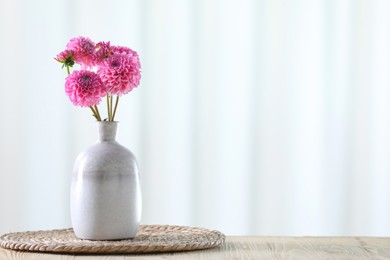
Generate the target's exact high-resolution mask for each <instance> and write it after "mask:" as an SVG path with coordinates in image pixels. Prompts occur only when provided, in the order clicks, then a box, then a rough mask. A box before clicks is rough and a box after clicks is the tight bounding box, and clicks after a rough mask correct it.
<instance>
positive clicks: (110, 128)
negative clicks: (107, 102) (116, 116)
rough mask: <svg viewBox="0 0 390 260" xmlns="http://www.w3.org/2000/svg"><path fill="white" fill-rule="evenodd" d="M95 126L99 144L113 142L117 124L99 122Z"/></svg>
mask: <svg viewBox="0 0 390 260" xmlns="http://www.w3.org/2000/svg"><path fill="white" fill-rule="evenodd" d="M97 124H98V136H99V141H100V142H104V141H115V138H116V130H117V127H118V122H106V121H99V122H97Z"/></svg>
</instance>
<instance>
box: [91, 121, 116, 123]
mask: <svg viewBox="0 0 390 260" xmlns="http://www.w3.org/2000/svg"><path fill="white" fill-rule="evenodd" d="M96 123H98V124H118V123H119V121H96Z"/></svg>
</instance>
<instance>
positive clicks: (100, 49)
mask: <svg viewBox="0 0 390 260" xmlns="http://www.w3.org/2000/svg"><path fill="white" fill-rule="evenodd" d="M95 49H96V52H95V55H94V59H95V62H96V64H98V63H100V62H102V61H103V60H104V59H107V58H108V57H110V56H111V54H112V49H111V47H110V42H98V43H97V44H96V47H95Z"/></svg>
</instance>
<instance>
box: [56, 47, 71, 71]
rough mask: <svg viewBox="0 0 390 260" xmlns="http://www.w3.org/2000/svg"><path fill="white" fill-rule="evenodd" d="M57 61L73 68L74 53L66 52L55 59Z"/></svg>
mask: <svg viewBox="0 0 390 260" xmlns="http://www.w3.org/2000/svg"><path fill="white" fill-rule="evenodd" d="M54 59H55V60H56V61H58V62H61V63H63V64H64V65H63V66H69V67H72V66H73V65H74V52H73V51H71V50H65V51H63V52H61V53H59V54H57V56H56V57H55V58H54Z"/></svg>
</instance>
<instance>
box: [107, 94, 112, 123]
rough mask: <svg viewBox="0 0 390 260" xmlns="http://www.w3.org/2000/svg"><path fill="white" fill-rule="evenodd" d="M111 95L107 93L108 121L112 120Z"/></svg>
mask: <svg viewBox="0 0 390 260" xmlns="http://www.w3.org/2000/svg"><path fill="white" fill-rule="evenodd" d="M110 111H111V110H110V96H109V95H108V93H107V115H108V121H110V120H111V114H110Z"/></svg>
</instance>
